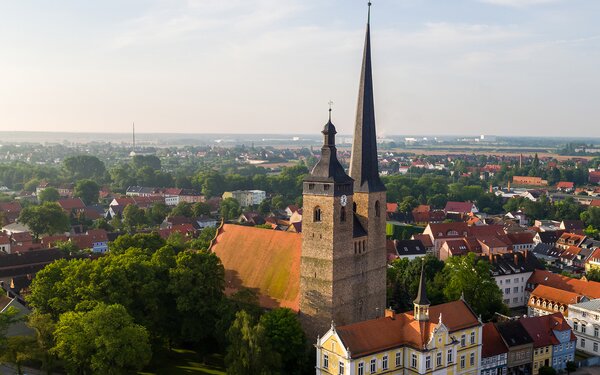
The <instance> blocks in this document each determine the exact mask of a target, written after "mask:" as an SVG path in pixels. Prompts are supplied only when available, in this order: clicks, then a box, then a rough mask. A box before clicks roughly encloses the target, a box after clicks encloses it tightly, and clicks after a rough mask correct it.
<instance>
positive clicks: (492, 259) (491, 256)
mask: <svg viewBox="0 0 600 375" xmlns="http://www.w3.org/2000/svg"><path fill="white" fill-rule="evenodd" d="M488 255H489V257H490V263H494V254H493V253H492V252H491V251H490V253H489V254H488Z"/></svg>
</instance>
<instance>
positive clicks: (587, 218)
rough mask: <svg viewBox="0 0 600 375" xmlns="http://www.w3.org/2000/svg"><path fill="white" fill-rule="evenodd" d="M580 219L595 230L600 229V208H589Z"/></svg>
mask: <svg viewBox="0 0 600 375" xmlns="http://www.w3.org/2000/svg"><path fill="white" fill-rule="evenodd" d="M580 219H581V220H582V221H583V222H584V223H585V224H586V225H591V226H592V227H593V228H595V229H600V207H588V209H587V210H585V211H583V212H582V213H581V215H580Z"/></svg>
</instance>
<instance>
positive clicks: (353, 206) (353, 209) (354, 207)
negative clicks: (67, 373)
mask: <svg viewBox="0 0 600 375" xmlns="http://www.w3.org/2000/svg"><path fill="white" fill-rule="evenodd" d="M352 211H354V212H356V202H353V203H352Z"/></svg>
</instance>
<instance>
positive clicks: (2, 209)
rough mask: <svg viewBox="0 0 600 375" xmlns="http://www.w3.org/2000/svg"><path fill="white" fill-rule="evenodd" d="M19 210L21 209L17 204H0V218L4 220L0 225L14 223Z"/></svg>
mask: <svg viewBox="0 0 600 375" xmlns="http://www.w3.org/2000/svg"><path fill="white" fill-rule="evenodd" d="M21 210H22V207H21V203H19V202H16V201H15V202H0V217H2V218H4V222H0V225H5V224H11V223H14V222H16V221H17V219H18V218H19V215H20V214H21Z"/></svg>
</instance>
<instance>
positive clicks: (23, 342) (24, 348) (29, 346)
mask: <svg viewBox="0 0 600 375" xmlns="http://www.w3.org/2000/svg"><path fill="white" fill-rule="evenodd" d="M36 349H37V348H36V341H35V339H34V338H33V337H30V336H13V337H9V338H8V339H7V342H6V346H5V347H4V348H3V349H2V351H1V352H0V361H1V362H3V363H12V364H14V365H15V366H16V368H17V374H18V375H22V374H23V364H24V362H26V361H28V360H31V359H33V358H35V356H36Z"/></svg>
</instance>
